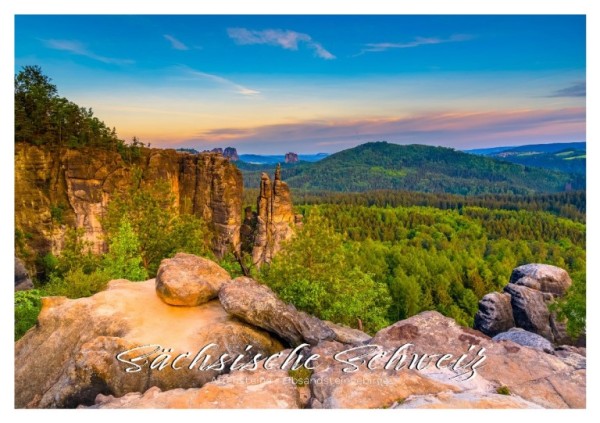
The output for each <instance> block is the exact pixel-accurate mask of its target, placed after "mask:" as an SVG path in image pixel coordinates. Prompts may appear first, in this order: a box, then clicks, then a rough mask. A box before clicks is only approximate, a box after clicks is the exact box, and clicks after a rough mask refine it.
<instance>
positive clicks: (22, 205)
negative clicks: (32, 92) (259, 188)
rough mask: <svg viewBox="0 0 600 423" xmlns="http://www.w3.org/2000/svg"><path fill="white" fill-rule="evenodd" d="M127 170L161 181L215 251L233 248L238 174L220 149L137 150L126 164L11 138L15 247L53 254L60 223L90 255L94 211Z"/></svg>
mask: <svg viewBox="0 0 600 423" xmlns="http://www.w3.org/2000/svg"><path fill="white" fill-rule="evenodd" d="M134 167H138V168H140V169H141V171H142V180H143V181H144V183H147V184H152V183H155V182H156V181H157V180H159V179H165V180H167V181H168V182H169V184H170V186H171V191H172V193H173V195H174V197H175V201H176V204H177V206H178V207H179V210H180V212H181V213H192V214H195V215H197V216H199V217H202V218H203V219H204V220H205V221H206V222H207V223H208V224H209V226H210V227H211V228H212V230H213V233H214V243H213V250H214V252H215V254H216V255H217V256H222V255H223V254H225V253H226V252H227V251H228V250H229V249H232V248H234V249H237V248H239V245H240V239H239V232H240V225H241V215H240V210H241V205H242V186H243V184H242V175H241V173H240V171H239V170H238V169H237V168H236V167H235V166H234V165H232V164H231V163H230V162H229V160H227V159H226V158H224V157H223V156H222V155H221V154H212V153H203V154H197V155H194V154H187V153H179V152H176V151H174V150H159V149H143V150H142V153H141V156H140V157H139V158H136V159H133V160H131V163H129V162H125V161H124V160H123V158H122V157H121V155H120V154H118V153H117V152H111V151H107V150H99V149H65V148H63V149H60V150H58V149H56V150H51V149H48V148H41V147H37V146H34V145H31V144H27V143H16V144H15V227H16V230H17V234H18V235H20V239H21V242H22V243H23V248H24V249H25V250H26V251H29V252H35V253H37V254H38V255H43V254H44V253H45V252H49V251H52V252H54V253H58V252H59V251H60V250H61V248H62V242H63V236H64V233H65V230H66V228H67V227H69V226H74V227H77V228H82V229H83V230H84V231H85V239H86V240H87V241H89V242H91V243H92V246H93V250H94V252H101V251H103V250H104V249H105V243H104V240H103V233H102V225H101V219H102V216H103V214H104V213H105V211H106V207H107V205H108V203H109V201H110V200H111V198H112V197H113V195H114V194H115V192H116V191H117V190H125V189H126V188H127V186H128V184H130V183H131V181H132V177H131V172H132V169H133V168H134ZM31 264H32V263H29V265H31Z"/></svg>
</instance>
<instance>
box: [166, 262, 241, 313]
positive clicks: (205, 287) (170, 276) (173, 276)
mask: <svg viewBox="0 0 600 423" xmlns="http://www.w3.org/2000/svg"><path fill="white" fill-rule="evenodd" d="M230 279H231V277H230V276H229V273H227V272H226V271H225V269H223V268H222V267H220V266H219V265H218V264H216V263H215V262H213V261H210V260H208V259H205V258H202V257H198V256H194V255H192V254H184V253H178V254H176V255H175V257H173V258H170V259H164V260H163V261H162V262H161V263H160V267H159V268H158V273H157V275H156V294H157V295H158V296H159V297H160V299H161V300H163V301H164V302H165V303H167V304H170V305H177V306H188V307H193V306H197V305H200V304H204V303H207V302H208V301H210V300H212V299H214V298H217V295H218V294H219V289H221V286H222V285H223V284H224V283H225V282H227V281H229V280H230Z"/></svg>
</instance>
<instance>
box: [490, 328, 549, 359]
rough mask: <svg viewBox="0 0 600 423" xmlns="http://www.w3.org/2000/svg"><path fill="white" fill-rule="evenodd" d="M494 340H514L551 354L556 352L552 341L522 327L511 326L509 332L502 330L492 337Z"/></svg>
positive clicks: (516, 342)
mask: <svg viewBox="0 0 600 423" xmlns="http://www.w3.org/2000/svg"><path fill="white" fill-rule="evenodd" d="M492 339H493V340H494V341H505V340H508V341H512V342H514V343H515V344H519V345H523V346H524V347H530V348H533V349H536V350H539V351H543V352H546V353H549V354H552V353H553V352H554V347H553V346H552V343H551V342H550V341H548V340H547V339H546V338H544V337H543V336H540V335H538V334H536V333H533V332H528V331H526V330H524V329H521V328H511V329H510V330H509V331H508V332H502V333H499V334H498V335H496V336H494V337H493V338H492Z"/></svg>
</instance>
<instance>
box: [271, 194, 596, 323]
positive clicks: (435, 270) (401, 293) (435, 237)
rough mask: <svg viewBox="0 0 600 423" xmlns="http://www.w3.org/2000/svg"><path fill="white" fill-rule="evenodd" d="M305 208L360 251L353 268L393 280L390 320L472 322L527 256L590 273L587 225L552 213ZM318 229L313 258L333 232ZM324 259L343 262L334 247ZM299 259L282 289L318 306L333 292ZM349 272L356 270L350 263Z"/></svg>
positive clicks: (576, 296) (579, 298)
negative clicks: (434, 315) (437, 315)
mask: <svg viewBox="0 0 600 423" xmlns="http://www.w3.org/2000/svg"><path fill="white" fill-rule="evenodd" d="M299 209H300V211H302V212H303V213H304V214H305V215H307V216H308V217H309V220H310V218H311V217H312V215H313V214H315V213H317V214H318V215H320V219H324V220H326V222H328V224H329V225H330V226H331V227H332V228H333V230H334V231H333V234H332V235H331V236H333V237H334V239H337V243H338V244H341V245H343V251H350V252H353V253H352V257H353V258H352V264H353V266H354V267H353V269H357V270H358V271H359V272H362V273H363V274H366V275H368V276H369V277H370V278H371V279H372V281H373V282H375V283H379V284H380V285H384V286H387V287H388V290H389V296H391V299H392V303H391V306H390V307H389V309H388V315H387V319H388V320H389V321H390V322H395V321H397V320H401V319H405V318H407V317H410V316H412V315H414V314H416V313H419V312H421V311H425V310H437V311H439V312H441V313H442V314H444V315H446V316H450V317H452V318H454V319H456V320H457V321H458V322H459V323H460V324H463V325H466V326H471V325H472V324H473V318H474V315H475V313H476V312H477V307H478V300H479V299H480V298H481V297H482V296H483V295H485V294H487V293H488V292H492V291H499V290H501V289H502V288H503V287H504V285H506V283H507V282H508V279H509V277H510V274H511V272H512V269H514V268H515V267H517V266H519V265H522V264H526V263H533V262H539V263H548V264H554V265H557V266H560V267H563V268H565V269H566V270H567V271H568V272H569V273H570V274H572V275H574V278H577V280H583V281H585V274H583V276H582V277H580V276H578V274H579V272H581V271H584V270H585V262H586V260H585V225H584V224H581V223H577V222H573V221H571V220H567V219H562V218H557V217H556V216H553V215H550V214H548V213H543V212H526V211H507V210H488V209H482V208H474V207H463V208H462V209H460V210H456V211H449V210H438V209H434V208H428V207H407V208H404V207H397V208H391V207H385V208H384V207H364V206H349V205H337V204H336V205H332V204H322V205H318V206H317V205H312V206H302V207H299ZM315 236H316V239H315V241H314V243H313V244H310V245H307V246H305V247H304V250H305V251H310V253H308V254H307V256H306V257H311V256H310V254H312V250H317V251H318V249H319V248H321V247H320V244H322V245H327V243H324V242H323V239H324V238H327V237H329V236H330V235H327V234H317V235H315ZM336 237H337V238H336ZM288 254H289V253H288ZM297 254H302V253H300V252H299V253H297ZM300 259H301V257H299V258H298V259H294V260H292V261H296V260H300ZM321 260H322V263H321V264H322V267H323V268H324V269H330V271H332V272H334V269H339V266H338V260H339V259H338V258H337V257H336V256H335V255H334V254H333V253H330V252H329V251H328V252H327V253H326V254H324V255H323V256H322V257H321ZM275 261H276V260H274V264H275ZM299 263H300V266H299V267H298V268H297V270H295V271H292V269H293V266H290V267H289V268H288V269H287V270H286V272H287V274H286V277H288V278H289V280H293V281H294V282H293V283H291V284H285V279H282V282H281V283H282V286H281V287H280V288H279V290H280V291H281V292H284V293H285V295H287V298H289V300H290V301H291V302H293V303H294V304H296V305H297V306H298V307H300V308H303V309H307V310H313V309H315V308H317V309H318V307H320V303H319V301H320V300H319V298H320V297H322V296H323V295H325V294H326V293H324V292H323V289H322V287H321V286H320V285H319V284H314V283H312V281H311V280H309V276H308V275H310V273H311V272H310V271H303V269H307V268H308V267H307V266H308V264H307V263H303V262H301V261H300V262H299ZM344 272H345V273H344V274H346V275H350V269H347V270H345V271H344ZM352 277H354V276H352ZM347 279H348V280H352V279H351V278H350V277H347ZM357 279H358V280H361V278H360V277H358V278H357ZM584 283H585V282H584ZM574 286H576V287H574V288H573V294H571V295H572V296H567V298H568V299H569V302H568V303H565V304H568V305H567V308H566V309H565V312H566V313H567V312H568V313H571V314H573V315H574V316H575V317H574V318H573V319H572V320H573V322H571V325H580V326H581V322H582V320H581V318H579V317H581V316H582V318H583V322H585V320H584V319H585V313H584V311H583V312H582V310H581V309H582V308H583V307H584V306H585V288H583V293H582V292H581V291H582V290H581V286H582V284H581V283H580V282H577V283H576V284H574ZM583 286H585V285H584V284H583ZM311 307H312V308H311ZM569 307H570V308H569ZM583 310H585V309H584V308H583ZM570 321H571V320H570Z"/></svg>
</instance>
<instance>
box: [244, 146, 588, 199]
mask: <svg viewBox="0 0 600 423" xmlns="http://www.w3.org/2000/svg"><path fill="white" fill-rule="evenodd" d="M272 167H273V165H271V166H268V165H245V166H243V167H242V172H243V173H244V182H245V184H248V186H253V185H255V184H256V180H258V179H259V178H260V173H261V172H262V171H271V170H272ZM282 177H283V178H284V179H285V180H286V181H287V182H288V184H289V185H290V186H291V187H293V188H296V189H303V190H322V191H337V192H363V191H369V190H374V189H393V190H409V191H420V192H437V193H441V192H445V193H452V194H462V195H474V194H500V193H507V194H532V193H535V192H560V191H564V190H566V189H584V188H585V178H584V176H582V175H579V176H577V175H570V174H567V173H563V172H558V171H552V170H548V169H538V168H533V167H526V166H522V165H517V164H512V163H507V162H505V161H500V160H497V159H492V158H489V157H482V156H477V155H473V154H468V153H464V152H460V151H456V150H453V149H450V148H444V147H430V146H425V145H397V144H390V143H387V142H372V143H367V144H362V145H359V146H357V147H354V148H351V149H348V150H344V151H340V152H338V153H335V154H332V155H331V156H329V157H327V158H325V159H323V160H321V161H319V162H316V163H299V164H292V165H283V166H282Z"/></svg>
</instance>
